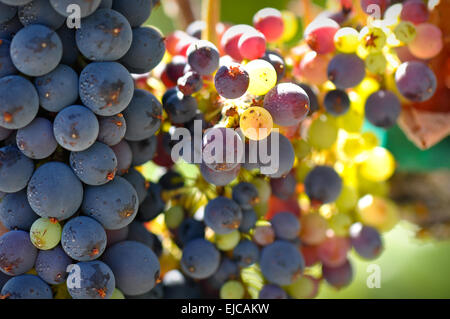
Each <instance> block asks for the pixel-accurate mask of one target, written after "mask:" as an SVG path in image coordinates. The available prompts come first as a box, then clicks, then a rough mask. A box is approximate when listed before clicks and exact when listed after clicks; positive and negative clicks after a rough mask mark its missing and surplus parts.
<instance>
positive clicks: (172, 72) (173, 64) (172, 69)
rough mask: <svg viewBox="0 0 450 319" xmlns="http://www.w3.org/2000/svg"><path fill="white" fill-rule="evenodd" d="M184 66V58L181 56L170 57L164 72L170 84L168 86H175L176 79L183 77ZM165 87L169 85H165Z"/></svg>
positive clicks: (185, 63) (185, 62)
mask: <svg viewBox="0 0 450 319" xmlns="http://www.w3.org/2000/svg"><path fill="white" fill-rule="evenodd" d="M186 65H187V60H186V57H184V56H182V55H176V56H174V57H172V60H171V61H170V62H169V63H167V65H166V68H165V72H166V74H167V78H168V80H169V82H170V86H175V84H176V83H177V81H178V79H179V78H180V77H182V76H183V74H184V73H185V69H186ZM161 77H162V75H161ZM166 86H169V85H167V84H166Z"/></svg>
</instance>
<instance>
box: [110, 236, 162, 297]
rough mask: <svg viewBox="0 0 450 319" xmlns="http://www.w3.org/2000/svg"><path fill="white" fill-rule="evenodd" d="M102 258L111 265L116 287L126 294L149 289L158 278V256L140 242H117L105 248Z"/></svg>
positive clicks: (137, 293) (143, 291)
mask: <svg viewBox="0 0 450 319" xmlns="http://www.w3.org/2000/svg"><path fill="white" fill-rule="evenodd" d="M103 260H104V262H105V263H106V264H107V265H109V266H110V267H111V269H112V271H113V273H114V276H115V277H116V283H117V288H119V289H120V290H121V291H122V292H123V293H124V294H126V295H130V296H136V295H141V294H144V293H146V292H148V291H150V290H151V289H152V288H153V287H154V286H155V284H156V280H158V279H159V274H160V265H159V261H158V258H157V257H156V255H155V254H154V253H153V251H152V250H151V249H150V248H148V247H147V246H145V245H144V244H142V243H138V242H135V241H124V242H120V243H117V244H115V245H113V246H111V247H110V248H108V249H107V250H106V252H105V254H104V257H103Z"/></svg>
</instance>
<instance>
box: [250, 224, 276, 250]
mask: <svg viewBox="0 0 450 319" xmlns="http://www.w3.org/2000/svg"><path fill="white" fill-rule="evenodd" d="M274 240H275V231H274V230H273V228H272V226H256V227H255V229H254V230H253V241H254V242H255V243H257V244H258V245H260V246H267V245H270V244H272V243H273V242H274Z"/></svg>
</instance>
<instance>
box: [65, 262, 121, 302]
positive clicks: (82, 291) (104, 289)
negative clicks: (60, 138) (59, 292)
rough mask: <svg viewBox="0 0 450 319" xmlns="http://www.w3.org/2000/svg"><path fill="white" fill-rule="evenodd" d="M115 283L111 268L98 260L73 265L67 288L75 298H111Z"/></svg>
mask: <svg viewBox="0 0 450 319" xmlns="http://www.w3.org/2000/svg"><path fill="white" fill-rule="evenodd" d="M115 285H116V279H115V274H114V273H113V272H112V271H111V268H110V267H108V265H106V264H105V263H104V262H101V261H98V260H94V261H88V262H79V263H77V264H75V265H73V266H72V268H70V271H69V276H68V277H67V289H68V291H69V294H70V295H71V296H72V298H73V299H109V298H111V296H112V294H113V292H114V289H115Z"/></svg>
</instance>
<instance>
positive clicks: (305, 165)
mask: <svg viewBox="0 0 450 319" xmlns="http://www.w3.org/2000/svg"><path fill="white" fill-rule="evenodd" d="M313 168H314V164H313V163H312V162H310V161H302V162H300V164H298V166H297V168H296V169H295V177H296V179H297V181H299V182H303V181H304V180H305V178H306V175H308V173H309V172H310V171H311V170H312V169H313Z"/></svg>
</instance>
